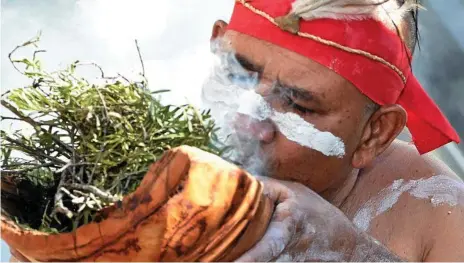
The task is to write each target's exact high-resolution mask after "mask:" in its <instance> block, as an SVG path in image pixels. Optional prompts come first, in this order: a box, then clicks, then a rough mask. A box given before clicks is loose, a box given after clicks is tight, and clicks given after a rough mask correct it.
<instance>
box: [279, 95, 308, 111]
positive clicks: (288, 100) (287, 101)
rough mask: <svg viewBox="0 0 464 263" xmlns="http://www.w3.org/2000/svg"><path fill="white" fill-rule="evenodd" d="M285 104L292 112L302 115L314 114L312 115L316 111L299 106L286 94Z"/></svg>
mask: <svg viewBox="0 0 464 263" xmlns="http://www.w3.org/2000/svg"><path fill="white" fill-rule="evenodd" d="M282 98H283V100H284V102H285V106H287V107H290V108H291V109H292V110H294V111H296V112H298V113H300V114H312V113H315V111H314V110H312V109H309V108H306V107H303V106H301V105H298V104H297V103H295V101H294V100H293V99H292V98H291V96H289V95H287V94H284V95H283V96H282Z"/></svg>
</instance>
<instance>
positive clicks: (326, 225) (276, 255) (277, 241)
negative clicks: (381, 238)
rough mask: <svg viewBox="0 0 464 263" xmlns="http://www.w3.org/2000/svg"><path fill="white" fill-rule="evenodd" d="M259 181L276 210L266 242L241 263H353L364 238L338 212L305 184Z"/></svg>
mask: <svg viewBox="0 0 464 263" xmlns="http://www.w3.org/2000/svg"><path fill="white" fill-rule="evenodd" d="M259 179H260V180H261V181H263V183H264V189H265V190H264V191H265V194H267V195H268V196H269V197H270V198H271V199H272V200H273V201H275V203H276V204H277V206H276V210H275V212H274V215H273V218H272V220H271V223H270V225H269V227H268V230H267V231H266V233H265V235H264V237H263V238H262V240H260V241H259V242H258V243H257V244H256V245H255V246H254V247H253V248H252V249H251V250H249V251H248V252H247V253H245V254H244V255H243V256H242V257H240V258H239V259H238V260H237V261H240V262H244V261H246V262H248V261H261V262H262V261H287V262H288V261H349V260H350V259H352V255H353V252H354V250H355V247H356V244H357V243H358V241H359V239H360V238H364V236H363V234H362V233H360V232H359V231H358V230H357V228H356V227H355V226H354V225H353V224H352V223H351V221H350V220H349V219H348V218H347V217H346V216H345V215H344V214H343V213H342V212H341V211H340V210H338V208H336V207H335V206H333V205H331V204H330V203H329V202H327V201H326V200H324V199H323V198H322V197H320V196H319V195H318V194H316V193H315V192H313V191H311V190H310V189H309V188H307V187H305V186H303V185H301V184H298V183H293V182H284V181H278V180H274V179H270V178H262V177H260V178H259ZM358 244H359V243H358Z"/></svg>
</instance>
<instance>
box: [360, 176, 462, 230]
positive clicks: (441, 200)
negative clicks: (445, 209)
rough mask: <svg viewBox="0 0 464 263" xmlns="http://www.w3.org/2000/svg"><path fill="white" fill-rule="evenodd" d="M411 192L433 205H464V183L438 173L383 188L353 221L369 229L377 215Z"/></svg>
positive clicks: (401, 181)
mask: <svg viewBox="0 0 464 263" xmlns="http://www.w3.org/2000/svg"><path fill="white" fill-rule="evenodd" d="M405 192H407V193H409V194H410V195H411V196H413V197H415V198H418V199H429V200H430V203H431V205H432V206H434V207H436V206H439V205H449V206H456V205H462V206H464V183H463V182H459V181H456V180H454V179H452V178H450V177H449V176H445V175H437V176H433V177H430V178H428V179H419V180H411V181H408V182H407V183H404V180H403V179H400V180H396V181H394V182H393V184H392V185H391V186H390V187H388V188H385V189H383V190H382V191H380V192H379V194H377V196H375V197H374V198H372V199H371V200H369V201H368V202H366V203H365V204H364V205H363V206H362V207H361V209H360V210H359V211H358V212H357V213H356V215H355V217H354V218H353V223H354V224H355V225H356V226H357V227H358V228H359V229H361V230H363V231H367V230H369V226H370V222H371V221H372V219H374V218H375V217H377V216H379V215H380V214H382V213H384V212H386V211H388V210H389V209H391V208H392V207H393V206H394V205H395V204H396V203H397V202H398V199H399V198H400V196H401V195H402V194H403V193H405Z"/></svg>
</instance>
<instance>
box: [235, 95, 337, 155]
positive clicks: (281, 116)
mask: <svg viewBox="0 0 464 263" xmlns="http://www.w3.org/2000/svg"><path fill="white" fill-rule="evenodd" d="M239 101H240V106H239V108H238V110H237V112H239V113H241V114H246V115H248V116H250V117H252V118H255V119H257V120H259V121H263V120H265V119H267V118H270V119H271V120H272V121H273V122H274V123H275V124H276V126H277V127H278V128H279V131H280V132H281V133H282V134H283V135H284V136H285V137H287V139H289V140H291V141H294V142H296V143H298V144H300V145H302V146H305V147H308V148H311V149H313V150H316V151H319V152H321V153H323V154H324V155H326V156H337V157H343V156H344V155H345V144H344V143H343V141H342V140H341V139H340V138H338V137H336V136H335V135H333V134H332V133H330V132H327V131H325V132H323V131H319V130H318V129H316V128H315V127H314V125H313V124H311V123H309V122H307V121H305V120H304V119H303V118H301V117H300V116H299V115H297V114H295V113H292V112H288V113H281V112H278V111H274V110H273V109H272V108H271V106H270V105H269V103H267V102H266V101H265V100H264V98H263V97H262V96H261V95H259V94H257V93H256V92H254V91H252V90H247V91H245V92H243V93H242V96H240V100H239Z"/></svg>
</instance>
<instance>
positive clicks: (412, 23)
mask: <svg viewBox="0 0 464 263" xmlns="http://www.w3.org/2000/svg"><path fill="white" fill-rule="evenodd" d="M396 1H397V3H398V5H399V6H402V5H405V4H406V0H396ZM409 1H413V2H414V4H415V8H413V9H412V10H410V11H409V12H408V13H407V14H406V15H405V16H404V17H403V22H404V23H405V25H406V32H405V35H404V36H403V41H404V43H405V45H406V46H407V47H408V49H409V50H410V51H411V52H412V53H414V50H415V49H416V46H417V47H418V48H419V49H420V35H419V23H418V19H419V17H418V15H419V12H418V11H419V6H420V0H409ZM395 27H396V30H397V33H398V34H399V30H398V27H397V26H395Z"/></svg>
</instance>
